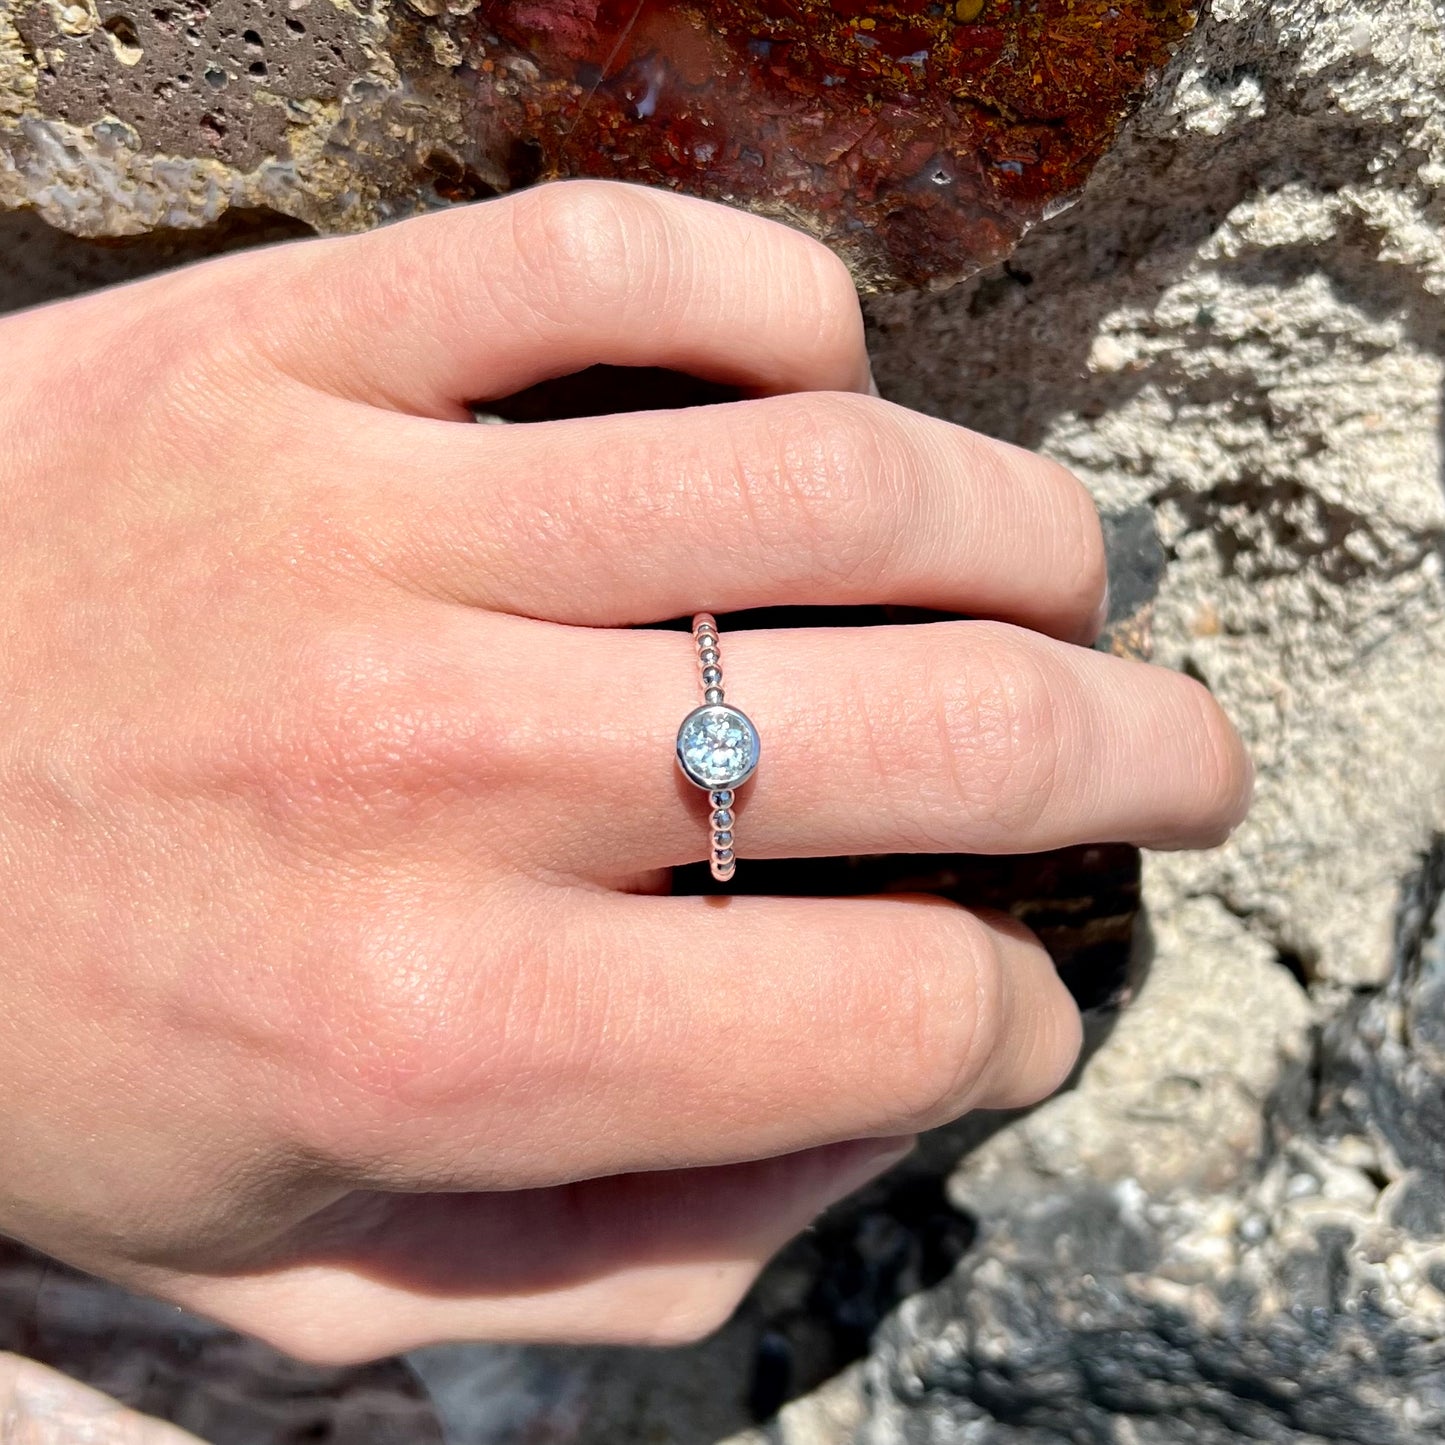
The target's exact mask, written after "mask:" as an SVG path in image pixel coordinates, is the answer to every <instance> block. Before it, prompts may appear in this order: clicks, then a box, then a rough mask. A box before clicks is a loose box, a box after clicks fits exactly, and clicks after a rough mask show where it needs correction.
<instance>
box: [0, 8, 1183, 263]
mask: <svg viewBox="0 0 1445 1445" xmlns="http://www.w3.org/2000/svg"><path fill="white" fill-rule="evenodd" d="M1196 3H1197V0H1152V3H1151V4H1149V5H1147V6H1139V5H1127V6H1119V5H1111V4H1109V3H1108V0H1031V3H1029V4H1027V5H1025V4H1023V3H1021V0H959V3H951V4H948V5H941V4H935V3H931V0H860V3H857V4H853V5H851V6H849V7H846V8H845V9H843V8H836V7H833V6H827V5H822V6H820V5H811V4H799V3H798V0H716V3H712V4H709V5H707V6H697V5H692V4H679V3H676V0H493V3H489V4H486V5H478V4H477V0H447V3H446V4H443V3H442V0H410V3H409V4H402V3H400V0H394V3H387V0H357V3H355V4H350V3H348V4H339V3H338V4H332V3H328V0H319V3H312V0H287V3H282V0H263V3H260V4H252V3H248V0H170V3H167V4H165V5H161V6H157V7H152V6H150V5H128V4H120V3H115V0H85V3H83V4H69V5H65V4H61V3H59V0H5V3H3V4H0V204H3V205H9V206H12V207H23V206H33V207H34V208H35V209H36V210H37V211H38V212H39V213H40V214H41V215H42V216H43V217H44V219H45V220H46V221H48V222H49V223H51V224H52V225H55V226H58V227H61V228H63V229H65V230H68V231H71V232H73V233H74V234H77V235H84V236H100V235H127V234H133V233H135V232H139V231H147V230H153V229H155V228H157V227H162V226H169V227H177V228H182V227H188V226H204V225H209V224H213V223H215V222H216V221H218V220H219V219H220V218H221V217H222V216H223V215H224V213H225V212H226V211H227V210H228V209H231V208H242V209H247V208H250V209H255V208H262V207H264V208H266V209H268V210H270V211H273V212H275V213H277V214H279V215H282V216H289V217H294V218H295V219H297V220H300V221H303V222H306V223H307V224H309V225H311V226H314V227H316V228H317V229H319V230H326V231H334V230H348V229H356V228H358V227H361V226H366V225H370V224H374V223H375V222H377V221H379V220H384V219H387V218H388V217H392V216H397V215H405V214H410V213H412V212H414V211H417V210H421V209H425V208H426V207H428V206H436V205H440V204H444V203H446V202H448V201H457V200H467V199H475V198H477V197H479V196H484V195H493V194H496V193H497V192H498V191H501V190H508V189H511V188H513V187H515V186H519V185H527V184H530V183H532V182H534V181H537V180H540V179H546V178H555V177H559V176H569V175H591V176H605V177H620V178H624V179H628V180H635V181H645V182H648V183H651V184H654V185H665V186H670V187H675V188H679V189H682V190H686V191H689V192H691V193H694V194H698V195H705V196H709V197H711V198H713V199H718V200H727V201H732V202H734V203H738V204H744V205H748V206H751V207H753V208H755V209H761V210H764V211H766V212H767V213H769V214H771V215H776V216H779V217H782V218H784V219H788V220H791V221H792V222H794V223H795V224H798V225H802V226H804V227H806V228H807V229H808V230H810V231H812V232H813V233H814V234H815V235H817V236H819V237H820V238H823V239H826V240H828V241H829V242H830V243H831V244H833V245H834V246H835V247H836V248H838V249H839V250H840V251H841V252H842V253H843V254H844V255H845V256H847V257H848V259H849V260H850V261H851V262H852V263H853V265H854V268H855V270H856V271H857V273H858V274H859V276H860V277H862V278H865V279H867V280H869V281H871V282H875V283H880V284H889V283H896V282H897V281H899V280H902V281H905V282H908V283H911V284H917V283H920V282H925V281H932V280H937V279H940V278H949V279H953V278H957V277H958V276H961V275H964V274H968V273H971V272H972V271H975V270H977V269H978V267H979V265H981V264H983V263H985V262H988V261H992V260H995V259H997V258H998V257H999V256H1001V255H1004V254H1006V253H1007V252H1008V251H1009V250H1010V249H1011V248H1012V246H1013V244H1014V242H1015V241H1016V240H1017V239H1018V237H1019V235H1020V234H1021V232H1022V231H1024V230H1025V229H1027V227H1028V226H1030V225H1032V224H1034V223H1035V222H1036V221H1038V220H1039V219H1040V218H1041V217H1042V216H1044V215H1046V214H1049V213H1051V212H1053V211H1055V210H1057V209H1059V208H1060V207H1062V206H1063V205H1065V204H1067V202H1068V201H1069V200H1070V199H1071V198H1072V197H1073V196H1074V195H1075V194H1076V193H1077V191H1078V190H1079V188H1080V186H1081V185H1082V184H1083V182H1084V180H1085V179H1086V178H1087V176H1088V173H1089V171H1090V169H1091V168H1092V166H1093V164H1094V163H1095V161H1097V159H1098V158H1099V156H1100V155H1101V154H1102V153H1103V152H1104V151H1105V150H1106V149H1107V148H1108V146H1109V144H1110V143H1111V142H1112V141H1113V139H1114V136H1115V134H1116V133H1117V130H1118V127H1119V124H1120V121H1121V120H1122V119H1123V117H1124V116H1125V115H1126V114H1127V113H1128V112H1129V111H1130V110H1132V109H1133V107H1134V106H1135V104H1137V102H1138V100H1139V99H1140V98H1141V96H1142V95H1143V93H1144V91H1145V89H1146V88H1147V87H1148V86H1149V85H1150V84H1152V83H1153V81H1154V80H1155V78H1156V77H1157V75H1158V72H1159V70H1160V68H1161V67H1162V66H1163V64H1164V63H1165V61H1166V60H1167V59H1168V57H1169V55H1170V53H1171V51H1172V50H1173V48H1174V46H1175V45H1176V44H1177V43H1178V42H1179V40H1180V39H1181V38H1182V37H1183V36H1184V35H1185V34H1187V33H1188V30H1189V29H1190V27H1191V25H1192V24H1193V20H1194V10H1195V6H1196Z"/></svg>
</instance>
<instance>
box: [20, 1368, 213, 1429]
mask: <svg viewBox="0 0 1445 1445" xmlns="http://www.w3.org/2000/svg"><path fill="white" fill-rule="evenodd" d="M0 1423H3V1425H4V1428H5V1435H4V1439H5V1442H6V1445H66V1442H71V1445H74V1442H76V1441H81V1440H83V1441H85V1442H87V1445H201V1442H200V1441H198V1440H197V1439H196V1437H195V1436H194V1435H187V1434H185V1433H184V1432H183V1431H181V1430H177V1429H175V1428H174V1427H173V1426H170V1425H166V1424H164V1423H162V1422H161V1421H159V1420H147V1419H146V1418H145V1417H144V1416H142V1415H137V1414H136V1413H135V1412H134V1411H133V1410H126V1409H123V1408H122V1407H121V1406H120V1405H117V1404H116V1402H115V1401H114V1400H112V1399H111V1398H110V1396H109V1395H102V1394H101V1393H100V1392H99V1391H98V1390H89V1389H87V1388H86V1387H85V1386H84V1385H78V1384H76V1382H75V1381H74V1380H72V1379H69V1378H68V1377H67V1376H65V1375H62V1374H60V1373H58V1372H57V1371H55V1370H47V1369H46V1368H45V1367H44V1366H43V1365H37V1364H36V1363H35V1362H34V1361H33V1360H22V1359H19V1358H18V1357H17V1356H15V1355H0Z"/></svg>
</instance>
